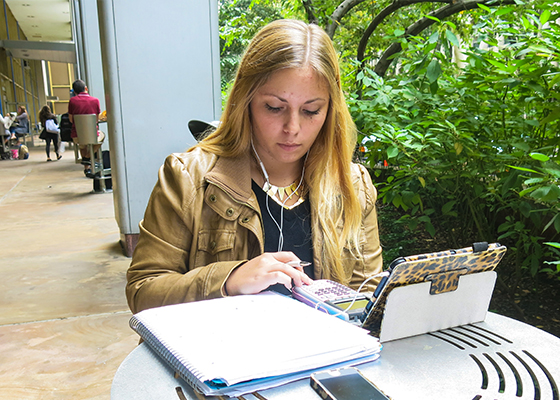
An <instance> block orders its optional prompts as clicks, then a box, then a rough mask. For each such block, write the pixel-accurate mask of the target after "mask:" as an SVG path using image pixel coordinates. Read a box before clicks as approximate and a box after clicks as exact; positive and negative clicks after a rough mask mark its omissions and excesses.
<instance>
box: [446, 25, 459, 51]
mask: <svg viewBox="0 0 560 400" xmlns="http://www.w3.org/2000/svg"><path fill="white" fill-rule="evenodd" d="M445 36H446V37H447V40H449V41H450V42H451V43H453V45H454V46H457V47H461V46H460V44H459V39H457V36H455V34H454V33H453V32H451V31H450V30H449V29H446V30H445Z"/></svg>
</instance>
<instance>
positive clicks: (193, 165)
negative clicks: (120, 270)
mask: <svg viewBox="0 0 560 400" xmlns="http://www.w3.org/2000/svg"><path fill="white" fill-rule="evenodd" d="M250 171H251V168H250V157H249V155H247V156H243V157H240V158H225V157H217V156H216V155H214V154H210V153H207V152H204V151H202V150H201V149H198V148H197V149H195V150H194V151H192V152H190V153H182V154H172V155H170V156H168V157H167V159H166V160H165V163H164V165H163V166H162V167H161V168H160V170H159V180H158V182H157V184H156V186H155V187H154V190H153V192H152V195H151V197H150V201H149V202H148V206H147V208H146V213H145V215H144V219H143V220H142V221H141V222H140V237H139V240H138V244H137V246H136V249H135V251H134V254H133V257H132V263H131V265H130V268H129V270H128V273H127V280H128V283H127V287H126V295H127V298H128V304H129V306H130V309H131V310H132V312H134V313H136V312H138V311H141V310H144V309H147V308H152V307H159V306H162V305H168V304H177V303H184V302H189V301H196V300H202V299H210V298H216V297H222V296H225V294H224V289H223V287H224V284H225V281H226V280H227V278H228V276H229V274H230V273H231V271H232V270H233V269H235V268H236V267H237V266H239V265H240V264H242V263H244V262H245V261H247V260H249V259H252V258H254V257H256V256H258V255H260V254H262V253H263V251H264V237H263V228H262V219H261V211H260V208H259V204H258V202H257V198H256V197H255V195H254V193H253V191H252V189H251V173H250ZM352 174H353V178H354V186H355V187H356V189H357V191H358V196H359V199H360V203H361V205H362V212H363V224H362V234H361V238H360V241H361V243H360V244H361V248H362V252H363V259H362V260H356V258H355V257H352V256H350V255H349V254H348V256H344V255H343V257H344V260H343V263H344V269H345V271H346V274H347V276H348V277H349V278H350V281H351V286H352V287H354V288H357V287H358V286H359V285H360V284H361V282H362V281H363V280H364V279H365V278H367V277H369V276H371V275H373V274H375V273H378V272H380V271H381V268H382V260H381V247H380V245H379V235H378V230H377V213H376V210H375V200H376V195H377V193H376V191H375V188H374V187H373V184H372V182H371V178H370V176H369V174H368V173H367V171H366V169H365V168H364V167H362V166H358V165H353V169H352ZM313 214H314V211H313V210H312V216H311V218H314V216H313ZM313 248H314V260H313V261H314V272H315V278H316V279H320V278H321V277H325V276H324V275H325V274H324V272H323V268H322V265H321V260H320V257H318V253H319V251H318V249H320V248H321V237H320V235H318V234H317V233H316V232H314V233H313ZM374 286H375V283H374V284H373V285H370V286H368V289H369V290H372V288H373V287H374Z"/></svg>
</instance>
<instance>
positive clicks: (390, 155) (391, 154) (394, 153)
mask: <svg viewBox="0 0 560 400" xmlns="http://www.w3.org/2000/svg"><path fill="white" fill-rule="evenodd" d="M398 154H399V149H398V148H397V147H395V146H391V147H389V148H388V149H387V157H388V158H394V157H396V156H397V155H398Z"/></svg>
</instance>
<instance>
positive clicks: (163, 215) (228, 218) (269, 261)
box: [126, 20, 382, 312]
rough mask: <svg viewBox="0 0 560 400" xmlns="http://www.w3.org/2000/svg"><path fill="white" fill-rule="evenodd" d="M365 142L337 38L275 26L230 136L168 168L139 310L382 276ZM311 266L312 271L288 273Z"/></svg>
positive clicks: (263, 39)
mask: <svg viewBox="0 0 560 400" xmlns="http://www.w3.org/2000/svg"><path fill="white" fill-rule="evenodd" d="M355 144H356V133H355V127H354V124H353V122H352V120H351V117H350V114H349V112H348V109H347V107H346V104H345V101H344V96H343V93H342V89H341V84H340V73H339V69H338V61H337V55H336V52H335V50H334V48H333V45H332V43H331V41H330V39H329V37H328V36H327V35H326V33H325V32H324V31H323V30H321V29H320V28H319V27H317V26H315V25H307V24H305V23H303V22H300V21H294V20H280V21H275V22H272V23H271V24H269V25H267V26H266V27H264V28H263V29H262V30H261V31H260V32H259V33H257V35H256V36H255V38H254V39H253V40H252V41H251V43H250V45H249V47H248V49H247V51H246V53H245V55H244V57H243V59H242V61H241V64H240V66H239V70H238V72H237V76H236V79H235V82H234V84H233V87H232V90H231V94H230V97H229V100H228V103H227V105H226V108H225V110H224V113H223V116H222V119H221V122H220V125H219V127H218V128H217V129H216V130H215V131H214V132H213V133H211V134H209V135H208V136H207V137H206V138H205V139H204V140H202V141H201V142H200V143H199V144H197V145H196V146H194V147H193V148H191V149H189V151H188V152H187V153H184V154H175V155H171V156H169V157H168V158H167V159H166V161H165V163H164V165H163V167H162V168H161V169H160V171H159V180H158V183H157V184H156V186H155V188H154V190H153V192H152V196H151V198H150V201H149V203H148V206H147V209H146V213H145V216H144V220H143V221H142V222H141V223H140V237H139V241H138V245H137V246H136V249H135V252H134V255H133V259H132V263H131V266H130V268H129V271H128V274H127V279H128V284H127V289H126V292H127V298H128V302H129V305H130V307H131V309H132V311H133V312H138V311H140V310H143V309H146V308H150V307H158V306H162V305H167V304H175V303H181V302H188V301H196V300H202V299H209V298H216V297H221V296H227V295H230V296H231V295H237V294H251V293H258V292H261V291H262V290H265V289H267V288H269V287H272V288H273V289H278V288H279V287H281V286H284V287H285V288H286V289H290V288H291V287H292V285H297V286H300V285H302V284H308V283H310V282H311V279H320V278H328V279H332V280H336V281H339V282H341V283H344V284H347V285H349V286H351V287H353V288H357V287H358V286H359V285H360V284H361V283H362V282H363V281H364V280H365V279H366V278H368V277H371V276H373V275H375V274H376V273H378V272H380V271H381V266H382V260H381V247H380V245H379V237H378V230H377V214H376V210H375V200H376V191H375V189H374V187H373V185H372V183H371V178H370V177H369V175H368V173H367V171H366V170H365V168H363V167H361V166H358V165H355V164H352V162H351V159H352V154H353V150H354V146H355ZM299 260H303V261H309V262H311V265H309V266H307V267H303V266H302V265H300V266H299V267H296V268H294V267H292V266H291V265H290V264H287V263H289V262H292V263H293V262H295V263H297V262H298V261H299ZM374 285H375V284H374V283H371V282H370V284H369V286H368V289H369V290H372V289H373V287H374ZM278 290H280V291H282V289H281V288H280V289H278Z"/></svg>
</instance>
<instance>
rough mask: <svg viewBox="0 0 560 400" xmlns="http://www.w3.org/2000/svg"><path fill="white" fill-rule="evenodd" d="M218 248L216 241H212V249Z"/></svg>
mask: <svg viewBox="0 0 560 400" xmlns="http://www.w3.org/2000/svg"><path fill="white" fill-rule="evenodd" d="M215 248H216V242H214V241H212V242H211V243H210V250H214V249H215Z"/></svg>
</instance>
